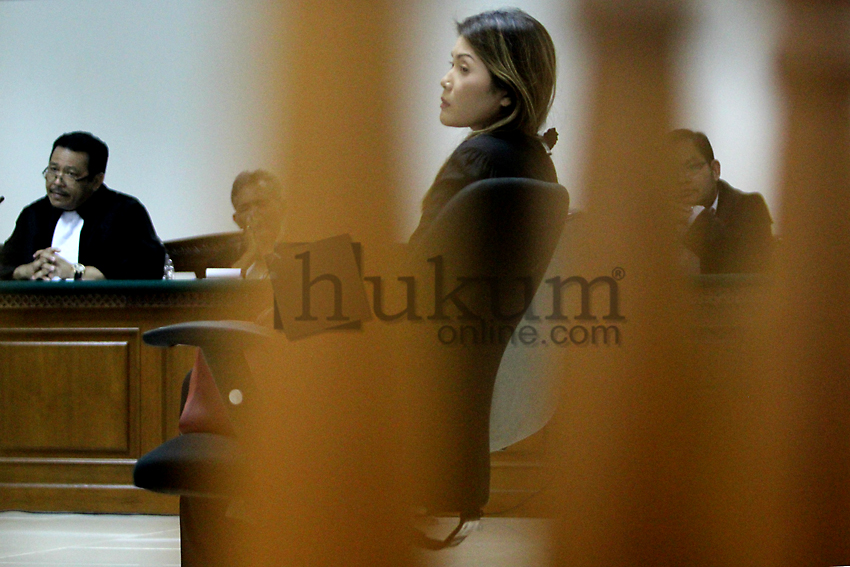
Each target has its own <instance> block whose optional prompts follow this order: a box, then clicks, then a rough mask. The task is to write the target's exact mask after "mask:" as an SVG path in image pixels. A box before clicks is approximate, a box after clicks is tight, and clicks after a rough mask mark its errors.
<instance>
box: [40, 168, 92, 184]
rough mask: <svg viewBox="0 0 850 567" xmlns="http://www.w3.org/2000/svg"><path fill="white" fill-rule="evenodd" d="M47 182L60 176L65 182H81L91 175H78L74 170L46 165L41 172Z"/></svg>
mask: <svg viewBox="0 0 850 567" xmlns="http://www.w3.org/2000/svg"><path fill="white" fill-rule="evenodd" d="M41 174H42V175H43V176H44V178H45V179H46V180H47V182H48V183H53V182H54V181H56V180H57V179H59V178H60V177H61V178H62V179H64V180H65V183H82V182H83V181H86V180H88V179H89V178H91V175H79V174H78V173H77V172H76V171H69V170H67V169H66V170H65V171H62V170H61V169H59V168H58V167H52V166H47V167H45V168H44V171H42V172H41Z"/></svg>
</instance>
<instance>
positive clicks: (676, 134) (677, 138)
mask: <svg viewBox="0 0 850 567" xmlns="http://www.w3.org/2000/svg"><path fill="white" fill-rule="evenodd" d="M682 140H689V141H690V142H693V144H694V146H696V148H697V151H698V152H699V153H700V155H702V157H704V158H705V161H706V162H707V163H711V162H713V161H714V150H713V149H711V142H709V141H708V136H706V135H705V134H703V133H702V132H694V131H693V130H688V129H687V128H679V129H678V130H673V131H672V132H670V141H671V142H681V141H682Z"/></svg>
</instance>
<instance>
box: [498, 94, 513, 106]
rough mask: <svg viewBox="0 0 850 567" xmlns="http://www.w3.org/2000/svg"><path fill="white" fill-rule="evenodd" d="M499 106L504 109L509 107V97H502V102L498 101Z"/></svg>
mask: <svg viewBox="0 0 850 567" xmlns="http://www.w3.org/2000/svg"><path fill="white" fill-rule="evenodd" d="M499 104H500V105H502V106H504V107H505V108H507V107H509V106H510V105H511V97H509V96H508V95H505V96H503V97H502V100H500V101H499Z"/></svg>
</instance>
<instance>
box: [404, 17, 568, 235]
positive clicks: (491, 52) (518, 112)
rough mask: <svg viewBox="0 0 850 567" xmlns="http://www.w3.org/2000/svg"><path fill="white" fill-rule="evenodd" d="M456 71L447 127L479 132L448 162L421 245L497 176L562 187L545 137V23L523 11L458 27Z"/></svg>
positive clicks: (550, 68)
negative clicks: (471, 190) (467, 196)
mask: <svg viewBox="0 0 850 567" xmlns="http://www.w3.org/2000/svg"><path fill="white" fill-rule="evenodd" d="M457 32H458V36H459V37H458V39H457V43H455V47H454V49H453V50H452V54H451V55H452V59H451V68H450V69H449V72H448V73H446V75H445V76H444V77H443V78H442V80H441V81H440V85H441V86H442V87H443V95H442V98H441V101H442V104H441V105H440V122H442V123H443V124H444V125H446V126H453V127H456V128H471V129H472V132H471V133H470V134H469V136H468V137H467V139H466V140H465V141H464V142H463V143H462V144H460V145H459V146H458V147H457V148H456V149H455V151H454V152H453V153H452V155H451V156H449V159H448V160H446V162H445V163H444V164H443V166H442V168H441V169H440V171H439V173H437V177H436V179H435V180H434V183H433V185H431V188H430V189H429V190H428V192H427V193H426V195H425V198H424V200H423V202H422V217H421V219H420V221H419V226H418V227H417V228H416V231H415V232H414V233H413V235H412V236H411V238H410V242H411V243H416V242H417V241H418V240H419V239H420V238H421V237H422V235H423V234H424V233H425V232H426V231H427V229H428V227H429V226H430V225H431V223H432V222H433V220H434V219H435V218H436V217H437V215H438V214H439V213H440V211H441V210H442V208H443V207H444V206H445V205H446V203H448V202H449V200H451V198H452V197H454V196H455V195H456V194H457V193H458V192H459V191H460V190H461V189H463V188H464V187H466V186H467V185H469V184H470V183H473V182H474V181H480V180H482V179H489V178H493V177H527V178H532V179H537V180H540V181H549V182H557V181H558V176H557V174H556V172H555V166H554V165H553V164H552V159H551V158H550V157H549V151H551V149H552V146H554V144H555V141H556V140H557V133H556V132H555V130H554V129H550V130H549V131H548V132H546V134H545V135H543V136H540V135H539V134H538V132H539V131H540V129H541V127H542V126H543V123H544V122H545V120H546V116H547V115H548V113H549V109H550V108H551V106H552V100H553V98H554V94H555V77H556V64H555V47H554V45H553V44H552V38H551V37H550V36H549V33H548V32H547V31H546V28H544V27H543V25H542V24H541V23H540V22H538V21H537V20H535V19H534V18H532V17H531V16H529V15H528V14H526V13H525V12H523V11H522V10H518V9H510V10H495V11H491V12H484V13H481V14H477V15H475V16H470V17H469V18H466V19H465V20H463V21H462V22H460V23H459V24H457Z"/></svg>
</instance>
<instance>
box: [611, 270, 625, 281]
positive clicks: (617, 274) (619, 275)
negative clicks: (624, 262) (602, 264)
mask: <svg viewBox="0 0 850 567" xmlns="http://www.w3.org/2000/svg"><path fill="white" fill-rule="evenodd" d="M611 277H612V278H614V279H615V280H617V281H619V280H621V279H623V278H624V277H626V270H624V269H623V268H614V269H613V270H611Z"/></svg>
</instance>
